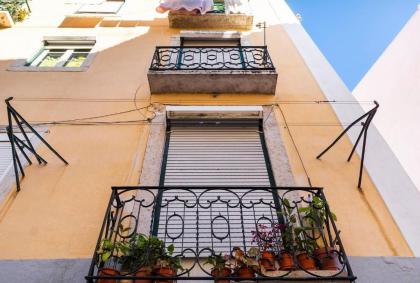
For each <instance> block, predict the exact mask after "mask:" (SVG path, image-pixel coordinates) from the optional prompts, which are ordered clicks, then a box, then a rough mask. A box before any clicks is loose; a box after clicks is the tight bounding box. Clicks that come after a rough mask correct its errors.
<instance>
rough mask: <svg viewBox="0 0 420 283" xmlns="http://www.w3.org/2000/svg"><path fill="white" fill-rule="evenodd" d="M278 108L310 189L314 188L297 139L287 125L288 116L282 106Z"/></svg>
mask: <svg viewBox="0 0 420 283" xmlns="http://www.w3.org/2000/svg"><path fill="white" fill-rule="evenodd" d="M277 107H278V108H279V110H280V113H281V116H282V117H283V121H284V124H285V128H286V130H287V132H288V133H289V136H290V139H291V140H292V143H293V146H294V148H295V150H296V153H297V155H298V157H299V160H300V163H301V164H302V168H303V171H304V172H305V175H306V178H307V180H308V184H309V186H310V187H312V183H311V178H310V177H309V173H308V170H306V166H305V163H304V162H303V158H302V156H301V155H300V152H299V149H298V147H297V145H296V142H295V139H294V138H293V135H292V132H291V131H290V128H289V126H288V124H287V120H286V116H285V115H284V113H283V110H282V109H281V107H280V105H277Z"/></svg>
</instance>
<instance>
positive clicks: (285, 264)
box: [278, 251, 295, 270]
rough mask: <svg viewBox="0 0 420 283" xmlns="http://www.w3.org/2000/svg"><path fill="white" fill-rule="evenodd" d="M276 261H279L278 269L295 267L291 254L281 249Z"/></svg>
mask: <svg viewBox="0 0 420 283" xmlns="http://www.w3.org/2000/svg"><path fill="white" fill-rule="evenodd" d="M278 262H279V267H280V270H293V269H295V264H294V261H293V256H292V255H291V254H290V253H289V252H287V251H282V252H281V253H280V258H279V261H278Z"/></svg>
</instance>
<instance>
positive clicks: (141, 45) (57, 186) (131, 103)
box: [0, 0, 413, 259]
mask: <svg viewBox="0 0 420 283" xmlns="http://www.w3.org/2000/svg"><path fill="white" fill-rule="evenodd" d="M31 2H33V14H32V15H31V17H30V18H29V19H28V20H27V21H25V22H23V23H21V24H18V25H17V26H15V27H14V28H11V29H2V30H0V42H1V48H0V100H1V101H3V100H4V99H6V98H7V97H10V96H12V97H14V98H15V100H14V101H13V102H12V103H13V105H14V106H15V108H16V109H17V110H18V111H19V112H20V113H21V114H22V115H23V116H24V117H25V118H27V119H28V120H29V121H31V122H32V123H39V122H44V121H45V122H52V121H62V120H69V119H75V118H84V117H93V116H101V115H106V114H110V113H115V112H122V111H126V110H133V109H136V108H142V107H146V106H148V105H150V104H151V107H149V110H150V111H152V110H153V108H159V107H160V106H162V105H267V106H271V107H272V109H273V114H272V115H275V117H276V120H277V122H278V124H279V125H280V132H281V134H282V138H283V140H284V142H285V146H286V150H287V154H288V157H289V160H290V164H291V167H292V172H293V175H294V179H295V183H296V185H302V186H307V185H308V183H307V178H306V175H305V172H304V169H303V166H302V162H301V161H300V158H299V156H298V153H299V154H300V156H301V158H302V161H303V164H304V166H305V168H306V171H307V173H308V175H309V177H310V178H311V181H312V185H313V186H319V187H324V188H325V193H326V196H327V198H328V200H329V203H330V205H331V207H332V209H333V211H335V213H336V215H337V217H338V227H339V229H340V230H341V237H342V238H343V241H344V245H345V247H346V252H347V253H348V254H349V255H351V256H412V255H413V252H412V250H411V249H410V247H409V245H408V244H407V241H406V239H405V237H404V235H403V234H402V233H401V231H400V229H399V227H398V225H397V223H396V222H395V220H394V218H393V216H392V215H391V213H390V212H389V210H388V208H387V205H386V204H385V203H384V201H383V199H382V197H381V195H380V194H379V193H378V190H377V188H376V187H375V185H374V183H373V182H372V181H371V179H370V177H369V175H368V174H367V172H365V174H364V178H363V184H362V187H363V190H362V191H360V190H358V189H357V177H358V168H359V162H360V159H359V157H358V156H355V158H353V160H352V161H351V162H350V163H347V162H346V157H347V155H348V153H349V152H350V151H351V148H352V143H351V142H350V140H349V139H348V138H345V139H344V140H342V141H341V142H340V143H339V144H338V145H337V146H336V147H335V148H334V150H333V151H331V152H329V153H328V154H327V155H326V156H325V157H324V158H323V159H322V161H320V160H317V159H316V158H315V157H316V155H317V154H318V153H319V152H320V151H322V150H323V149H324V148H325V147H326V146H327V145H328V143H329V142H331V141H332V140H333V139H334V138H335V137H336V136H337V135H338V134H339V132H340V131H341V130H342V126H341V124H340V122H339V120H338V118H337V116H336V114H335V112H334V109H333V108H332V107H331V105H330V104H329V103H317V102H316V101H325V100H328V99H327V98H326V96H325V95H324V93H323V91H322V90H321V88H320V87H319V84H318V82H317V81H316V79H315V78H314V76H313V75H312V71H311V70H310V69H309V68H308V66H307V65H306V64H305V60H304V59H303V58H302V56H301V55H300V53H299V51H298V50H297V48H296V47H295V46H294V43H293V42H292V41H291V39H290V38H289V36H288V33H287V32H286V31H285V29H284V25H287V23H285V19H284V18H282V17H284V15H283V13H282V11H281V10H280V8H278V7H277V6H276V3H277V2H276V1H271V0H264V1H261V0H252V1H250V2H251V5H252V7H253V9H254V16H255V18H254V22H255V23H258V22H260V21H263V20H265V21H266V22H267V24H268V26H269V27H268V29H267V45H268V49H269V52H270V55H271V57H272V59H273V62H274V65H275V67H276V69H277V72H278V74H279V77H278V82H277V90H276V93H275V95H261V94H247V95H240V94H239V95H238V94H220V95H211V94H170V93H168V94H159V95H151V94H150V91H149V86H148V81H147V72H148V69H149V65H150V62H151V59H152V55H153V52H154V48H155V46H157V45H169V44H170V41H171V37H172V36H176V35H178V34H179V32H180V30H179V29H170V28H169V27H168V24H167V20H166V15H159V14H157V13H156V12H155V11H154V8H155V6H157V3H158V1H155V0H153V1H151V0H139V1H137V3H136V4H132V5H133V6H132V7H136V9H138V10H132V9H130V13H128V14H127V15H125V16H122V17H123V19H118V20H116V21H122V22H125V24H126V25H128V26H127V27H121V26H120V27H104V26H101V24H100V23H99V24H97V26H96V27H93V28H92V27H90V28H73V27H69V28H63V27H60V25H61V24H62V22H63V19H64V16H65V14H66V13H67V12H66V11H65V9H64V8H62V9H61V8H60V7H63V6H62V5H64V2H67V1H42V0H33V1H31ZM128 2H133V1H128ZM134 2H136V1H134ZM280 2H281V1H280ZM59 3H60V4H59ZM49 5H51V6H49ZM38 7H39V10H37V8H38ZM48 7H53V8H56V7H57V10H56V11H55V10H54V9H52V8H51V9H49V8H48ZM60 9H61V10H60ZM48 17H51V21H49V20H48V21H47V19H48ZM124 17H126V18H124ZM77 20H78V21H82V22H83V19H77ZM114 20H115V19H114ZM128 22H130V23H131V24H127V23H128ZM290 24H293V23H290ZM244 33H245V34H247V35H248V37H249V40H250V42H251V45H262V41H263V32H262V31H261V30H259V29H258V28H254V29H252V30H251V31H244ZM63 35H71V36H95V37H96V40H97V43H96V46H95V49H96V55H95V56H94V58H93V61H92V63H91V65H90V66H89V68H88V70H87V71H84V72H25V71H12V70H9V66H10V65H11V64H12V63H13V62H14V61H15V60H18V59H26V58H29V57H30V56H31V55H33V54H34V52H36V50H37V49H39V47H40V44H41V41H42V38H43V37H44V36H63ZM342 100H343V101H346V100H348V98H347V97H343V98H342ZM340 107H347V109H348V108H351V107H353V105H352V104H343V105H340ZM145 117H151V112H148V111H145V110H144V109H142V110H138V111H133V112H130V113H126V114H120V115H114V116H111V117H106V118H98V119H92V120H89V121H90V122H94V121H116V120H118V121H131V120H144V119H145ZM356 118H357V116H355V117H354V119H356ZM6 122H7V117H6V107H5V105H3V107H1V108H0V124H1V125H2V126H3V125H5V124H6ZM348 122H351V121H348ZM151 123H153V120H152V122H151ZM149 132H150V125H149V123H148V122H147V121H143V122H138V123H132V124H129V125H127V124H125V123H122V124H119V125H98V124H95V125H68V124H66V125H54V124H51V125H48V131H47V132H46V133H45V135H44V136H45V137H46V139H47V140H48V142H50V143H51V144H52V145H53V146H54V147H55V148H56V149H57V150H58V151H59V152H60V153H61V154H62V155H63V156H64V157H65V158H66V159H67V160H68V161H69V163H70V165H68V166H64V165H63V164H62V163H60V161H59V160H58V159H56V158H55V157H54V156H53V155H52V154H50V152H49V151H47V149H46V148H45V147H44V146H41V147H40V148H39V152H40V153H41V154H43V155H45V156H46V157H47V160H48V161H49V164H48V165H46V166H43V167H41V166H38V165H32V166H29V167H27V168H26V170H25V172H26V173H27V176H26V177H25V178H24V179H23V181H22V190H21V191H20V192H19V193H16V191H15V190H13V189H12V190H10V192H9V194H8V195H7V197H6V199H4V200H3V202H2V203H1V206H0V251H1V252H0V259H58V258H89V257H90V256H91V255H92V252H93V249H94V246H95V244H96V241H97V237H98V233H99V229H100V225H101V223H102V220H103V215H104V211H105V207H106V206H107V202H108V199H109V195H110V187H111V186H115V185H138V184H139V178H140V175H141V172H142V168H143V158H144V154H145V150H146V145H147V141H148V137H149ZM292 138H293V141H294V142H293V141H292ZM368 154H369V153H368Z"/></svg>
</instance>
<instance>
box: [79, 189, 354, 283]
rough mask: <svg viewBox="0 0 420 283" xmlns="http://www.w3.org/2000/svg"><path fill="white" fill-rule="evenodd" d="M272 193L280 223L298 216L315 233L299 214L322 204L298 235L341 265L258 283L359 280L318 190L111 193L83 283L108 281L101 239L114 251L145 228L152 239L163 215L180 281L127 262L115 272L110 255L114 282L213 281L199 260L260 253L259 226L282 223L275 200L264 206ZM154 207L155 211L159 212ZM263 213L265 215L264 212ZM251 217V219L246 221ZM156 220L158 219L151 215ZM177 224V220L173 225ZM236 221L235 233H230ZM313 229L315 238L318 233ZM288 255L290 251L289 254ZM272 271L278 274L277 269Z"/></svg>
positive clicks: (278, 244)
mask: <svg viewBox="0 0 420 283" xmlns="http://www.w3.org/2000/svg"><path fill="white" fill-rule="evenodd" d="M273 189H275V190H276V191H278V194H277V196H278V201H279V205H280V210H281V211H282V214H283V217H284V218H286V219H285V223H292V222H291V217H292V215H297V218H298V220H297V221H298V223H299V226H301V227H313V226H305V225H306V222H307V221H308V214H305V212H304V210H301V209H302V208H305V207H306V208H307V207H311V206H313V205H314V201H313V197H317V198H319V199H321V200H322V201H321V203H320V204H318V206H317V207H316V209H320V210H319V211H320V212H321V214H320V215H323V217H322V222H321V223H317V224H319V225H317V224H316V225H315V227H314V228H313V230H311V231H309V232H306V231H305V235H302V236H303V237H305V239H306V240H310V239H311V238H312V239H315V240H317V239H319V240H320V243H321V242H323V243H324V246H325V247H330V248H332V250H331V253H336V254H338V255H339V258H340V260H341V261H342V264H340V266H339V269H337V270H335V271H326V272H324V271H323V270H315V271H314V270H305V269H303V268H298V270H300V271H301V273H294V271H278V272H274V273H269V272H265V271H264V269H260V270H258V272H257V277H256V278H255V280H256V281H258V282H264V281H270V280H271V281H272V280H276V281H290V280H302V281H305V280H313V281H316V280H321V281H322V280H323V281H328V280H347V281H354V280H355V279H356V277H355V276H354V274H353V272H352V270H351V267H350V263H349V262H348V258H347V256H346V254H345V251H344V247H343V243H342V241H341V239H340V235H339V231H338V230H337V227H336V225H335V222H334V217H333V216H332V213H331V211H330V208H329V206H328V203H327V200H326V198H325V195H324V194H323V191H322V188H313V187H310V188H306V187H273V188H270V187H113V191H112V195H111V198H110V201H109V203H108V207H107V210H106V213H105V217H104V222H103V223H102V227H101V231H100V235H99V238H98V241H97V244H96V247H95V252H94V255H93V258H92V263H91V266H90V269H89V273H88V275H87V276H86V280H88V281H89V282H94V281H95V280H97V279H106V276H104V275H103V274H102V273H100V270H101V268H103V267H104V266H106V267H107V266H110V265H109V264H108V265H107V264H104V262H102V260H101V255H102V254H103V250H102V249H101V247H102V242H103V240H104V239H108V240H110V241H111V242H112V243H113V247H115V246H118V244H119V243H128V242H129V241H130V239H131V237H132V236H133V235H137V234H136V233H140V230H139V227H140V228H141V229H145V228H146V227H147V229H146V230H145V231H141V233H142V234H145V235H146V236H151V235H153V230H154V227H155V224H156V223H154V221H155V220H156V219H159V217H160V214H161V213H163V215H164V216H165V220H166V221H160V222H161V223H160V226H161V227H163V228H164V234H160V233H159V234H155V235H157V236H158V237H161V240H163V239H165V245H166V246H168V245H170V244H174V245H175V254H174V256H177V257H179V258H180V259H181V262H182V263H183V266H184V268H186V270H184V271H179V272H178V274H177V275H175V276H172V277H161V276H158V275H157V274H154V273H153V274H151V275H148V276H137V275H136V271H137V270H138V269H139V268H140V267H142V266H144V263H142V262H136V263H135V264H134V263H130V264H129V265H127V266H126V267H125V269H124V268H122V267H120V266H121V264H122V263H120V262H119V261H118V259H120V258H121V250H113V251H112V257H113V258H114V259H115V260H113V261H112V263H113V265H112V267H114V268H115V267H118V268H120V269H119V271H120V274H119V276H117V277H113V279H121V280H122V279H125V280H147V279H149V280H156V279H167V280H171V279H173V280H185V281H196V282H199V281H204V280H210V281H212V280H214V278H212V275H211V266H207V265H204V260H205V259H206V258H207V257H208V256H210V255H215V254H218V253H219V252H222V254H225V255H230V253H231V251H232V250H233V248H234V247H235V246H239V248H241V249H242V250H244V251H245V252H248V251H249V250H250V248H251V247H258V248H259V249H260V250H262V247H261V245H260V244H259V243H258V239H262V238H261V237H262V236H261V235H262V234H261V233H260V232H261V231H260V230H259V229H260V226H259V224H264V225H265V226H266V227H270V226H271V227H274V225H275V224H280V223H279V221H278V219H277V217H276V215H277V212H278V210H277V206H276V205H275V204H274V202H273V200H267V199H265V198H264V197H263V192H270V191H271V190H273ZM171 191H175V192H177V193H178V195H177V196H176V197H172V198H170V197H164V198H163V199H161V200H160V201H158V198H159V197H162V195H163V192H171ZM188 194H192V195H193V196H192V197H193V198H189V199H188V198H185V197H183V196H185V195H187V196H188ZM229 194H230V195H231V198H230V199H225V198H224V197H221V196H228V195H229ZM308 195H309V197H308ZM236 201H237V202H236ZM157 206H159V207H160V208H159V209H157ZM150 208H153V209H150ZM266 208H269V210H267V209H266ZM237 212H240V215H237ZM250 212H251V214H249V213H250ZM156 213H158V214H159V215H155V214H156ZM224 213H226V215H224ZM246 215H249V216H250V217H252V221H253V226H252V228H251V229H254V230H253V231H256V232H257V235H258V236H257V238H256V242H257V243H255V242H254V243H252V242H250V239H249V238H247V237H248V236H247V235H248V234H249V233H250V231H249V229H250V228H249V227H250V226H246V225H248V224H246V223H249V222H246V221H245V217H248V216H246ZM146 217H147V219H151V221H150V225H143V223H144V222H146ZM174 219H175V220H176V221H173V220H174ZM161 220H162V219H161ZM238 221H239V226H235V225H237V224H235V223H238ZM324 221H325V222H324ZM283 224H284V223H283ZM231 225H233V226H231ZM294 225H296V224H294ZM235 227H237V228H235ZM296 227H297V226H296ZM191 229H192V230H194V234H191V235H192V236H191V237H190V238H189V237H186V235H188V232H187V230H191ZM247 229H248V230H247ZM264 229H265V228H264ZM318 229H319V230H320V231H317V230H318ZM273 233H274V232H273ZM284 233H286V232H285V230H278V232H275V233H274V234H273V235H275V240H274V241H272V245H273V246H272V250H273V251H274V252H276V254H279V252H280V251H281V250H282V249H284V247H285V246H284V245H285V244H286V242H285V238H284V236H285V235H284ZM311 233H312V234H311ZM321 238H322V241H321ZM334 238H335V239H334ZM327 239H328V240H327ZM328 242H329V243H328ZM148 251H151V247H148ZM291 252H292V253H294V252H295V249H294V248H293V247H292V250H291ZM329 252H330V251H329V250H328V253H329ZM254 261H255V260H254ZM255 262H256V263H258V262H257V261H255ZM276 266H277V268H278V264H277V263H276ZM302 271H303V273H302ZM302 274H304V275H302ZM107 279H109V278H107ZM220 279H228V280H238V278H237V277H235V275H233V274H232V275H229V276H227V277H218V278H217V280H220Z"/></svg>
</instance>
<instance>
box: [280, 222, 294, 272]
mask: <svg viewBox="0 0 420 283" xmlns="http://www.w3.org/2000/svg"><path fill="white" fill-rule="evenodd" d="M279 230H280V233H281V238H282V248H281V250H280V254H279V259H278V263H279V269H280V270H286V271H289V270H293V269H295V263H294V260H293V245H294V242H293V241H294V240H293V226H292V224H291V223H290V222H289V223H287V224H279Z"/></svg>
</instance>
